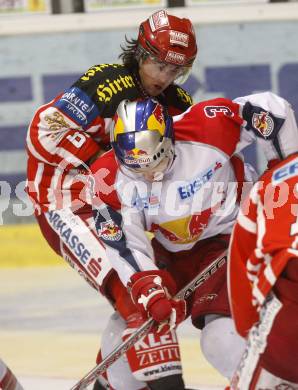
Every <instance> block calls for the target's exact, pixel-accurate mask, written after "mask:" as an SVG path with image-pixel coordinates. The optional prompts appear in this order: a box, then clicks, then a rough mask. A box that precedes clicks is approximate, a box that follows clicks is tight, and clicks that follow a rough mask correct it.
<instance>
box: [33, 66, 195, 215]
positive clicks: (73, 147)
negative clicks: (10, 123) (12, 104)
mask: <svg viewBox="0 0 298 390" xmlns="http://www.w3.org/2000/svg"><path fill="white" fill-rule="evenodd" d="M142 97H143V92H142V91H141V89H140V87H139V81H138V79H137V76H136V75H134V74H131V73H130V71H129V70H128V69H127V68H125V67H124V66H123V65H119V64H101V65H96V66H94V67H92V68H90V69H89V70H88V71H87V72H86V73H85V74H84V75H83V76H82V77H81V78H80V79H79V80H77V81H76V82H75V83H74V84H73V86H72V87H71V88H69V89H67V90H65V91H64V93H62V94H60V95H59V96H57V97H56V98H55V99H54V100H52V101H51V102H50V103H48V104H46V105H44V106H42V107H40V108H39V109H38V110H37V112H36V113H35V115H34V118H33V120H32V122H31V124H30V126H29V129H28V133H27V152H28V164H27V179H28V182H27V192H28V194H29V195H30V197H31V199H32V201H33V202H34V204H35V206H36V211H37V212H40V211H46V210H48V209H50V210H57V209H63V208H66V207H71V208H73V209H78V208H80V207H81V206H82V205H83V204H85V203H89V204H90V202H91V200H90V197H89V191H88V185H87V178H88V175H89V168H88V160H90V158H91V157H93V156H94V155H95V154H96V153H97V152H99V151H100V150H101V149H102V148H103V149H106V148H107V147H108V145H109V139H110V137H109V124H110V123H111V118H112V117H113V115H114V114H115V112H116V109H117V107H118V105H119V103H120V101H122V100H123V99H129V100H136V99H138V98H142ZM157 99H158V100H159V101H160V102H161V103H162V104H164V105H166V106H167V107H168V109H169V112H170V114H171V115H176V114H180V113H181V112H183V111H185V110H186V109H187V108H188V107H190V106H191V104H192V99H191V97H190V96H189V95H188V94H187V93H186V92H185V91H184V90H183V88H181V87H179V86H177V85H175V84H171V85H170V86H169V87H168V88H167V89H166V90H165V91H164V92H163V93H162V94H161V95H159V96H157Z"/></svg>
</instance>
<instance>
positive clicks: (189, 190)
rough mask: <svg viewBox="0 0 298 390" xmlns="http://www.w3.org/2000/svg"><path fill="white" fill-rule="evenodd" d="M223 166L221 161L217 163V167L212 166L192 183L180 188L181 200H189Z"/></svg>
mask: <svg viewBox="0 0 298 390" xmlns="http://www.w3.org/2000/svg"><path fill="white" fill-rule="evenodd" d="M222 166H223V164H222V163H221V162H220V161H216V163H215V165H212V166H210V167H209V168H207V169H206V170H205V171H203V172H202V173H200V174H199V175H198V176H197V177H195V178H194V179H193V180H192V181H190V182H188V183H187V184H185V185H183V186H179V187H178V193H179V196H180V199H181V200H183V199H188V198H190V197H192V196H193V195H194V194H195V193H196V192H197V191H199V189H200V188H201V187H202V186H203V185H204V184H205V183H207V182H208V181H210V180H211V179H212V177H213V175H214V173H215V172H216V171H217V170H218V169H219V168H221V167H222Z"/></svg>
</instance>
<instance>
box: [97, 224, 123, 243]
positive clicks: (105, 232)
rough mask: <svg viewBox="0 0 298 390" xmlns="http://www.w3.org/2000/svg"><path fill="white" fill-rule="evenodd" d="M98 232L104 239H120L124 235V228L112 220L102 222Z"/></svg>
mask: <svg viewBox="0 0 298 390" xmlns="http://www.w3.org/2000/svg"><path fill="white" fill-rule="evenodd" d="M98 233H99V236H100V237H101V238H102V239H103V240H109V241H119V240H121V237H122V230H121V229H120V228H119V227H118V226H117V225H116V224H115V222H114V221H112V220H109V221H106V222H102V223H101V224H100V230H99V232H98Z"/></svg>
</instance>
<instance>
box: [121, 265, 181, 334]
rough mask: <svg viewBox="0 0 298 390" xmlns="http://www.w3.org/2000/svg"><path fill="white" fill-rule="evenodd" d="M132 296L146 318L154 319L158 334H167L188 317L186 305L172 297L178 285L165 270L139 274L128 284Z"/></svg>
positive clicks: (133, 276)
mask: <svg viewBox="0 0 298 390" xmlns="http://www.w3.org/2000/svg"><path fill="white" fill-rule="evenodd" d="M128 286H129V288H130V295H131V298H132V300H133V302H134V304H135V305H136V306H137V308H138V310H140V312H141V313H142V315H143V317H144V318H148V317H150V316H151V317H152V318H153V319H154V320H155V321H156V322H157V323H158V333H162V334H164V333H167V332H169V331H170V330H171V329H174V328H176V326H177V325H178V324H179V323H180V322H182V321H183V320H184V319H185V317H186V303H185V301H184V300H176V299H173V298H172V297H171V296H172V295H174V294H175V293H176V290H177V289H176V284H175V282H174V280H173V279H172V277H171V275H170V274H169V273H168V272H167V271H165V270H156V271H153V270H152V271H143V272H137V273H135V274H134V275H132V277H131V278H130V282H129V284H128Z"/></svg>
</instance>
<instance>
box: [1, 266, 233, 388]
mask: <svg viewBox="0 0 298 390" xmlns="http://www.w3.org/2000/svg"><path fill="white" fill-rule="evenodd" d="M0 286H1V288H0V300H1V305H0V345H1V352H0V356H1V358H2V359H3V360H4V361H5V362H6V363H7V365H9V366H10V368H11V369H12V371H14V373H15V374H16V376H18V378H19V379H20V381H21V383H22V384H23V386H24V388H25V390H69V389H70V388H71V387H72V386H73V385H74V384H75V383H76V382H77V381H78V380H79V379H81V377H82V376H84V375H85V374H86V373H87V372H88V371H90V370H91V369H92V368H93V367H94V365H95V357H96V354H97V351H98V346H99V344H100V334H101V332H102V330H103V329H104V327H105V324H106V322H107V320H108V318H109V316H110V314H111V313H112V309H111V307H110V306H109V305H108V304H107V303H106V301H105V300H104V299H103V298H102V297H101V296H99V295H98V294H97V293H96V292H95V291H93V290H92V289H91V288H89V287H88V286H87V284H86V282H85V281H84V280H82V279H81V278H80V277H79V276H78V275H77V274H76V272H75V271H73V270H72V269H70V268H69V267H68V266H54V267H36V268H30V267H27V268H11V269H6V268H2V269H1V272H0ZM198 332H199V331H198V330H197V329H195V328H193V327H192V325H191V324H190V323H189V322H187V323H185V324H183V325H182V326H181V328H180V330H179V332H178V334H179V338H180V344H181V353H182V359H183V366H184V378H185V382H186V383H187V384H188V385H189V386H190V385H192V386H194V387H195V388H198V389H200V390H219V389H224V387H225V384H226V381H225V379H224V378H223V377H221V376H220V375H219V374H218V373H216V372H215V371H214V370H213V369H212V367H210V366H209V365H208V364H207V363H206V361H205V360H204V358H203V357H202V355H201V353H200V349H199V341H198V338H199V333H198ZM127 390H129V389H127Z"/></svg>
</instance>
